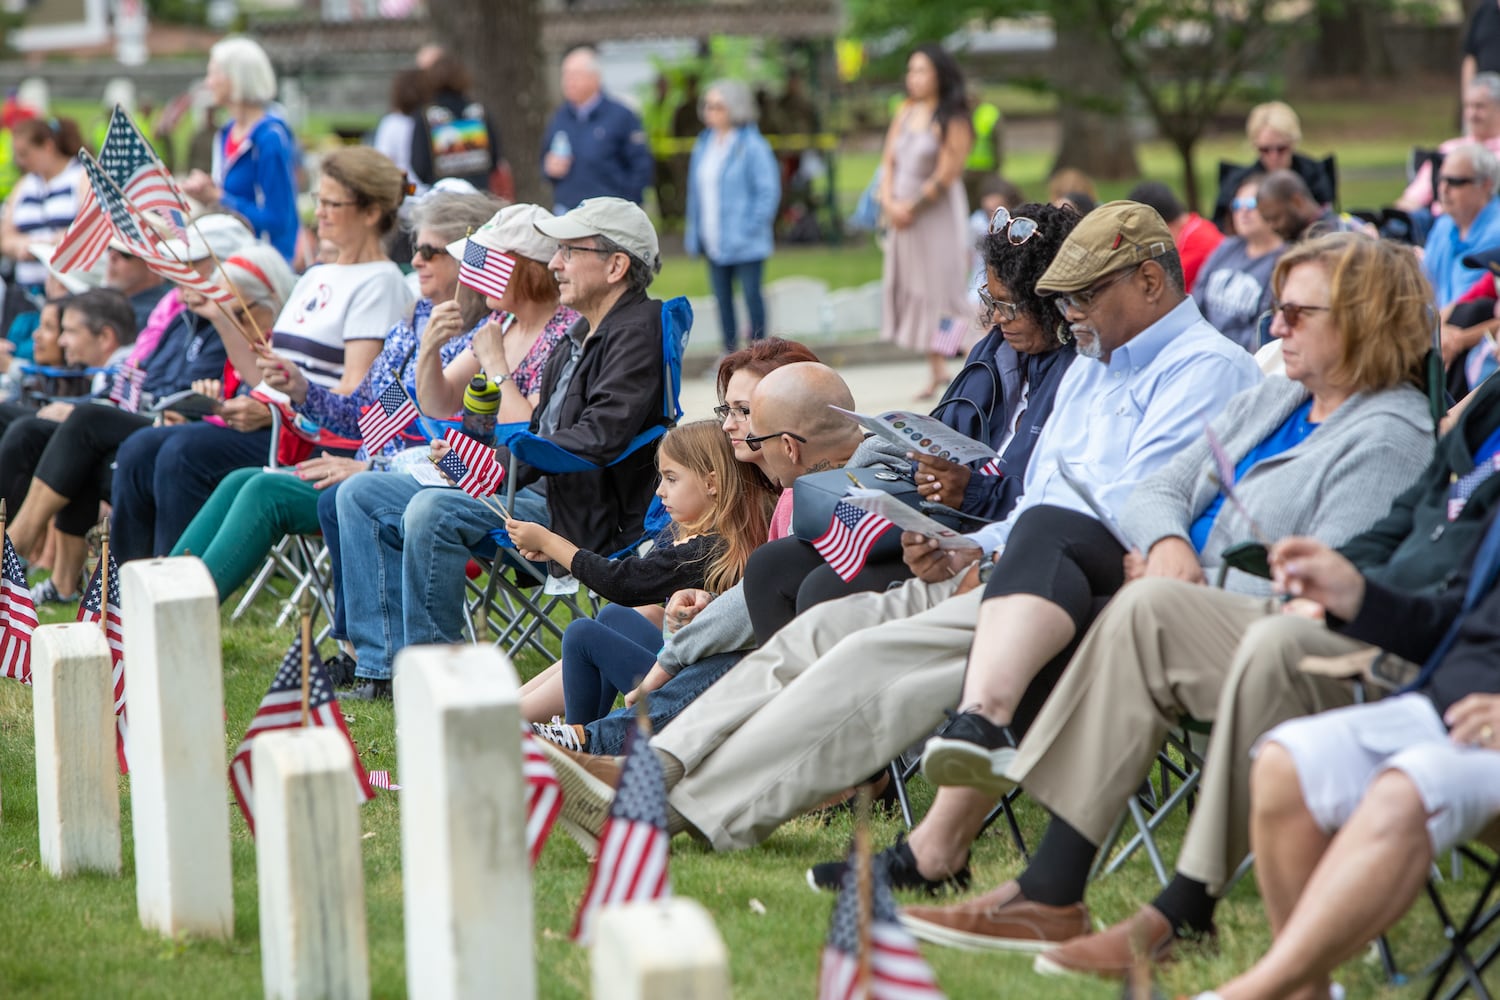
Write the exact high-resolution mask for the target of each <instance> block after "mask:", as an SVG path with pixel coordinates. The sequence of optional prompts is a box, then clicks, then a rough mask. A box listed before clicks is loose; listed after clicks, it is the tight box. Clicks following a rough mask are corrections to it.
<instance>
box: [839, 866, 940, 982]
mask: <svg viewBox="0 0 1500 1000" xmlns="http://www.w3.org/2000/svg"><path fill="white" fill-rule="evenodd" d="M871 868H872V871H871V873H870V874H871V879H870V882H871V886H870V888H871V893H870V896H871V899H870V902H871V909H872V912H871V914H870V923H869V928H870V940H869V941H868V942H866V947H868V948H869V950H870V982H869V990H868V991H866V990H865V989H864V988H863V986H864V984H862V983H861V982H860V976H859V953H860V946H861V942H860V939H859V938H860V935H859V923H860V920H859V916H860V914H859V885H858V879H859V866H858V865H856V864H855V861H854V856H853V855H852V854H851V855H850V858H849V864H848V866H847V867H846V868H845V871H844V885H843V887H842V888H841V889H840V890H839V898H838V902H836V903H835V904H834V905H833V918H832V920H831V921H830V922H829V925H828V942H827V943H826V944H825V945H824V946H823V963H822V967H821V968H820V970H819V972H818V1000H854V998H856V997H859V998H862V1000H942V997H943V993H942V991H941V990H939V989H938V986H937V980H936V979H935V978H934V977H933V975H932V969H931V968H929V967H928V965H927V962H926V961H925V960H924V959H923V958H922V953H921V952H919V951H918V950H917V943H916V941H914V940H913V939H912V936H911V934H910V933H909V932H908V931H907V930H906V928H904V927H902V926H901V922H900V920H899V919H898V918H897V916H896V901H895V899H893V898H892V896H891V886H890V879H889V876H888V875H887V874H886V869H885V863H884V862H882V861H881V860H880V859H879V858H877V859H875V861H874V862H873V863H872V865H871Z"/></svg>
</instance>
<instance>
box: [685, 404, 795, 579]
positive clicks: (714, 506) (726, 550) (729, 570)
mask: <svg viewBox="0 0 1500 1000" xmlns="http://www.w3.org/2000/svg"><path fill="white" fill-rule="evenodd" d="M656 456H657V464H658V467H659V466H660V464H661V460H662V459H663V458H666V459H669V460H671V461H673V462H676V463H677V464H678V465H681V466H682V467H683V468H684V469H687V470H688V471H689V472H691V473H693V474H694V475H698V476H702V477H704V478H707V477H709V476H710V475H712V476H713V479H714V482H715V491H714V495H713V496H712V497H711V498H710V499H711V501H712V502H711V503H710V504H709V509H708V510H706V511H705V512H704V513H703V515H702V516H701V517H699V518H697V519H696V520H694V521H693V522H691V523H688V524H674V526H673V528H674V531H675V532H676V536H677V537H678V538H687V537H690V536H692V535H707V534H712V535H717V536H718V537H719V544H718V545H717V546H715V547H714V550H713V552H712V555H711V556H710V557H709V558H711V560H712V561H711V562H710V563H709V565H708V569H707V570H706V571H705V572H704V574H703V586H704V589H705V590H711V591H713V592H714V593H723V592H724V591H726V590H728V589H729V588H730V587H732V586H734V585H735V584H736V583H738V582H739V581H740V577H742V576H744V574H745V562H746V561H747V560H748V559H749V558H750V553H752V552H754V551H755V550H756V549H757V548H758V547H760V546H761V545H763V544H765V541H766V529H767V526H768V525H769V524H770V520H771V508H772V507H773V506H774V505H775V501H774V499H773V497H772V495H771V494H770V493H769V492H767V490H766V489H765V488H764V487H763V486H762V485H761V484H759V483H757V482H756V480H755V478H754V466H750V465H745V464H744V463H742V462H738V461H736V460H735V457H734V447H733V446H732V445H731V444H730V443H729V438H728V437H727V436H725V434H724V428H723V427H721V426H720V425H719V424H718V423H717V422H716V421H713V420H694V421H692V422H691V423H686V424H680V425H678V426H677V427H674V428H672V429H671V430H669V431H667V434H666V436H665V437H663V438H662V439H661V446H660V447H659V448H658V449H657V453H656Z"/></svg>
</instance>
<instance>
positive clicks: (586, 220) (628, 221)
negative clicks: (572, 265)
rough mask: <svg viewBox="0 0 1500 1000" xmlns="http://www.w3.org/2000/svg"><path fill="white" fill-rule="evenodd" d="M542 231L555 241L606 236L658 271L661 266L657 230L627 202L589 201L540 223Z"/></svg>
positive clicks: (606, 199) (599, 199)
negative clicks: (564, 213)
mask: <svg viewBox="0 0 1500 1000" xmlns="http://www.w3.org/2000/svg"><path fill="white" fill-rule="evenodd" d="M536 228H537V229H538V230H540V231H541V232H542V233H543V234H545V235H547V236H550V237H552V238H553V239H554V240H582V239H587V238H588V237H590V236H603V237H604V238H606V239H610V240H613V241H614V242H616V243H618V244H620V246H622V247H624V248H625V252H626V253H628V254H630V256H632V257H634V258H635V259H636V260H638V261H640V262H641V263H643V264H645V265H646V266H648V267H650V268H653V269H655V268H656V267H658V266H659V265H660V263H661V244H660V243H659V242H657V239H656V227H655V226H653V225H651V220H650V219H649V218H648V217H647V216H646V213H645V212H643V211H641V206H639V205H637V204H636V203H635V202H633V201H626V200H625V199H624V198H589V199H587V200H585V201H584V202H583V203H581V204H580V205H579V206H578V207H577V208H575V209H573V210H572V211H571V212H569V213H568V214H567V215H563V216H560V217H557V218H554V219H552V220H550V221H548V222H539V223H537V227H536Z"/></svg>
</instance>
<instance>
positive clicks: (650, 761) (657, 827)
mask: <svg viewBox="0 0 1500 1000" xmlns="http://www.w3.org/2000/svg"><path fill="white" fill-rule="evenodd" d="M626 739H627V741H628V746H627V747H626V750H625V766H624V767H623V768H621V770H620V787H619V788H617V789H616V790H615V800H614V802H613V803H611V805H610V807H609V818H608V819H606V820H605V821H604V830H603V831H602V832H601V833H600V835H599V856H598V857H597V858H595V859H594V870H593V872H592V873H591V874H590V875H589V887H588V889H587V890H586V891H585V892H584V894H583V902H581V903H580V904H579V906H578V919H577V920H576V921H574V923H573V940H574V941H577V942H579V943H580V944H587V943H588V941H589V937H590V935H591V934H592V933H593V925H594V915H595V914H596V913H598V911H599V908H600V907H601V906H608V905H610V904H613V903H629V902H633V901H636V900H645V899H663V898H665V897H667V896H670V895H671V894H672V881H671V879H670V878H669V877H668V874H667V842H668V841H669V840H670V838H669V837H668V835H667V785H666V781H665V780H664V779H663V778H662V773H661V762H660V761H658V760H657V759H656V753H655V751H653V750H652V749H651V744H650V742H649V741H648V740H647V739H646V737H645V735H644V734H643V733H642V732H641V731H640V730H639V729H635V730H632V731H631V732H630V735H629V736H627V737H626Z"/></svg>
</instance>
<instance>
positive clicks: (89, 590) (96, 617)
mask: <svg viewBox="0 0 1500 1000" xmlns="http://www.w3.org/2000/svg"><path fill="white" fill-rule="evenodd" d="M104 568H105V561H104V560H100V563H99V565H98V566H96V567H95V568H94V575H93V576H91V577H89V585H88V586H87V587H86V588H84V591H83V602H82V603H81V604H79V605H78V620H79V621H81V622H94V623H98V622H99V621H100V620H103V622H104V638H105V640H106V641H108V643H109V660H110V664H111V666H112V670H113V675H114V682H115V754H116V756H118V757H119V758H120V773H121V774H129V773H130V767H129V764H128V762H127V761H126V759H125V735H126V733H127V732H128V731H129V729H128V726H127V725H126V722H125V633H124V631H123V630H122V628H121V625H120V567H119V566H117V565H115V554H114V553H113V552H111V553H110V554H109V560H108V570H109V598H108V600H106V599H105V597H104V581H103V580H102V579H101V573H100V571H101V570H103V569H104Z"/></svg>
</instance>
